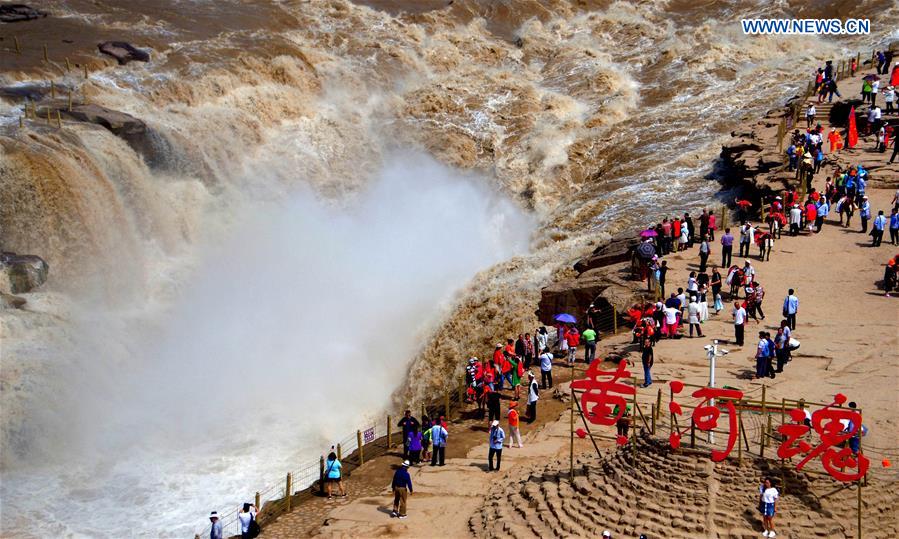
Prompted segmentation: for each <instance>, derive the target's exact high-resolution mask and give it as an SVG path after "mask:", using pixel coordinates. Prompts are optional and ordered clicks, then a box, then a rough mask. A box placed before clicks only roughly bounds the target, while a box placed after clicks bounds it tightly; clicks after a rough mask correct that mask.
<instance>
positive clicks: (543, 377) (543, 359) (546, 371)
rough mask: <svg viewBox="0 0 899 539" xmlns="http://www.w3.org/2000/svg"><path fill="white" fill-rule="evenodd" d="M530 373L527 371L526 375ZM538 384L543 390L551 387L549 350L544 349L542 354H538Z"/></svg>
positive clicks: (551, 370) (551, 374) (551, 355)
mask: <svg viewBox="0 0 899 539" xmlns="http://www.w3.org/2000/svg"><path fill="white" fill-rule="evenodd" d="M530 373H531V371H528V375H530ZM540 383H541V384H542V385H543V389H549V388H551V387H552V386H553V354H552V352H550V351H549V348H544V349H543V353H542V354H540ZM528 384H529V387H528V390H529V391H530V381H529V382H528ZM528 398H530V396H529V397H528Z"/></svg>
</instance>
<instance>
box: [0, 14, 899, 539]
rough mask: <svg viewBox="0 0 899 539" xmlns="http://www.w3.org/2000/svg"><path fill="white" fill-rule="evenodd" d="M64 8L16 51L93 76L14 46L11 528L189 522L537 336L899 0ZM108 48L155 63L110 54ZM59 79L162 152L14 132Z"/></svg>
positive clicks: (709, 190)
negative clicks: (605, 249) (759, 123)
mask: <svg viewBox="0 0 899 539" xmlns="http://www.w3.org/2000/svg"><path fill="white" fill-rule="evenodd" d="M45 4H46V5H45V6H41V8H42V9H45V10H46V11H48V12H49V13H50V16H49V17H47V18H46V19H40V20H36V21H30V22H27V23H17V24H15V25H4V26H2V27H0V31H2V33H3V36H4V39H6V36H12V35H16V36H22V40H21V41H22V42H23V43H25V44H26V45H27V44H31V45H32V46H33V47H36V45H35V43H40V42H41V40H46V41H48V42H49V43H50V47H49V53H50V54H51V55H56V56H57V57H61V56H63V55H67V56H70V57H71V58H72V59H73V61H75V62H86V63H89V64H90V66H91V69H90V74H89V75H90V76H89V78H88V79H87V80H84V79H83V78H82V77H81V76H80V75H77V74H76V73H74V71H72V72H66V71H65V70H64V69H63V70H60V69H57V68H58V65H57V66H56V67H54V65H53V64H52V63H51V64H46V63H41V62H39V61H35V62H32V63H29V56H28V55H27V54H23V55H21V56H13V55H8V54H6V53H3V54H4V56H3V57H2V58H3V60H4V67H3V73H2V75H0V86H2V87H3V88H0V90H5V91H2V92H0V96H3V97H2V98H0V204H2V206H0V234H2V236H0V245H2V248H3V250H9V251H15V252H19V253H29V254H36V255H39V256H41V257H43V258H44V259H45V260H47V261H48V262H49V264H50V268H51V269H50V281H49V282H48V283H47V285H45V286H44V287H42V288H41V289H39V290H37V291H35V292H33V293H30V294H27V295H26V297H27V300H28V304H27V307H26V308H25V309H21V310H19V309H4V310H2V311H0V316H2V326H0V328H2V349H0V353H2V358H0V359H2V371H0V375H2V403H0V404H2V444H3V445H2V485H0V489H2V491H0V504H2V508H0V509H2V513H3V519H2V520H0V532H2V534H3V535H16V536H50V535H54V536H59V535H68V534H72V535H78V536H81V535H87V536H97V537H124V536H153V537H156V536H165V537H169V536H170V537H183V536H190V535H192V534H193V532H194V531H196V529H198V527H199V526H201V525H202V522H203V518H202V517H203V516H204V515H205V514H208V511H209V510H210V509H219V510H222V509H227V508H230V507H233V506H236V504H237V503H239V502H242V501H245V499H246V498H247V497H248V496H249V494H250V493H251V492H253V491H254V490H255V489H257V488H258V487H261V486H262V485H265V484H268V483H273V482H274V481H277V480H279V478H280V477H281V474H282V473H283V472H284V471H285V470H288V469H290V468H291V463H294V462H297V461H299V460H308V459H309V458H315V456H316V455H317V454H318V452H319V451H320V450H321V448H322V447H323V446H325V445H326V444H329V443H330V441H331V440H332V439H334V438H335V437H337V436H343V435H345V434H346V432H348V431H349V430H350V429H352V428H355V425H357V424H359V422H360V421H361V420H362V419H364V418H365V416H366V414H374V413H378V412H379V411H380V410H383V408H384V407H386V406H388V405H390V395H391V394H392V393H395V394H396V395H398V397H397V399H399V400H401V401H405V402H414V401H415V399H416V398H420V397H421V396H423V395H427V394H428V392H429V391H430V390H431V389H434V388H441V387H443V385H444V384H447V383H452V382H451V381H454V380H456V379H458V376H457V374H458V373H457V372H456V369H457V368H458V366H459V365H461V362H460V360H461V359H463V358H464V357H466V355H470V354H478V353H483V352H484V351H485V350H489V347H490V345H491V344H492V342H493V340H495V336H496V335H502V334H505V333H508V332H510V331H515V332H517V331H518V330H520V329H522V328H530V326H531V325H532V324H533V323H534V322H533V310H534V306H535V305H536V299H537V298H538V296H539V288H540V286H542V285H545V284H547V283H548V282H549V281H550V280H551V279H552V278H553V276H554V275H556V274H558V273H559V272H560V271H564V268H566V267H568V266H569V265H570V262H571V261H572V260H574V259H575V258H576V257H578V256H579V255H582V254H583V253H584V252H585V251H586V250H589V249H590V246H591V244H592V243H594V242H595V240H596V239H597V238H598V237H599V236H600V235H603V234H610V233H614V232H616V231H618V230H621V229H623V228H624V227H628V226H632V225H634V224H646V222H647V220H649V219H654V218H655V217H656V216H657V215H658V214H659V212H660V211H665V212H671V213H674V212H682V211H684V210H685V209H690V208H694V207H697V206H698V205H701V204H704V203H706V202H707V201H708V200H709V197H710V196H712V194H713V193H714V192H715V191H716V187H717V185H716V184H715V183H714V182H710V181H709V180H708V179H706V177H707V175H708V173H709V172H710V171H711V169H712V163H713V162H714V159H715V157H716V156H717V154H718V151H719V147H720V142H721V140H722V138H723V137H725V136H726V135H727V133H728V131H729V129H730V127H731V126H732V125H734V124H735V123H736V122H737V121H738V120H739V119H740V118H741V117H743V116H746V115H752V114H758V113H760V112H761V111H763V110H764V109H766V108H770V107H772V106H773V105H774V104H776V103H777V102H779V101H782V100H783V99H785V98H787V97H789V96H791V95H793V93H795V91H796V89H797V88H796V87H795V86H793V84H795V81H797V80H798V77H797V76H796V72H797V70H799V71H802V70H805V69H811V68H812V66H815V65H817V63H818V61H819V60H820V59H821V58H823V57H825V56H830V55H834V54H836V53H837V52H839V51H841V50H855V48H856V46H859V45H860V44H861V43H864V44H865V46H866V47H867V46H868V44H870V43H871V42H874V41H879V40H880V39H882V38H885V37H886V36H887V35H888V33H889V32H890V31H893V32H894V35H893V37H899V35H897V31H896V30H895V28H897V21H899V13H897V7H896V5H895V4H894V3H893V2H886V1H872V2H850V3H846V2H839V3H838V2H831V3H821V2H819V3H815V6H814V8H812V7H810V6H809V5H807V4H808V3H807V2H778V3H770V2H758V3H757V4H756V3H754V2H745V3H731V2H709V3H705V4H704V5H701V6H700V5H696V3H695V2H682V1H679V0H672V1H669V2H664V1H645V2H634V3H624V2H608V1H556V2H550V1H548V0H540V1H538V0H522V1H512V0H506V1H494V0H456V1H454V2H444V1H439V2H437V1H420V2H419V1H411V0H410V1H401V0H396V1H391V0H371V1H368V2H360V3H353V2H350V1H349V0H331V1H314V2H301V1H288V2H283V3H270V2H262V1H237V0H234V1H223V0H197V1H194V2H180V1H177V0H151V1H147V2H140V3H133V4H135V5H129V6H128V7H115V8H111V7H108V6H104V7H101V4H97V3H95V2H91V1H88V0H56V1H50V2H45ZM794 4H795V5H794ZM813 11H814V12H813ZM743 16H752V17H790V16H797V17H810V16H814V17H831V16H841V17H842V16H854V17H860V16H864V17H868V18H870V19H871V20H872V27H873V31H874V32H875V33H876V36H873V38H871V39H867V40H859V38H855V39H856V41H844V40H838V39H816V38H808V37H804V38H795V37H794V38H789V39H785V38H781V37H771V36H769V37H764V36H744V35H742V33H740V27H739V18H741V17H743ZM19 32H21V33H19ZM106 39H120V40H128V41H130V42H132V43H134V44H135V45H137V46H139V47H146V48H148V49H150V51H151V58H150V61H149V62H147V63H140V62H132V63H130V64H128V65H126V66H113V65H111V64H107V65H101V63H100V60H99V57H98V56H96V54H95V53H94V51H95V50H96V43H97V42H99V41H103V40H106ZM4 42H8V41H4ZM32 58H33V57H32ZM7 60H9V61H7ZM60 73H63V74H62V75H61V74H60ZM51 77H52V78H54V80H55V84H56V85H57V87H59V88H63V89H71V90H72V92H73V94H74V96H75V100H76V101H77V102H79V103H80V102H82V101H85V100H87V101H89V102H90V103H93V104H99V105H102V106H105V107H108V108H109V109H115V110H119V111H123V112H126V113H128V114H130V115H132V116H133V117H135V118H137V119H139V120H140V121H142V122H144V123H145V124H146V126H147V129H146V131H145V133H143V135H142V138H141V140H139V141H135V140H134V139H131V140H130V141H128V142H126V141H125V140H123V139H121V138H118V137H117V136H115V135H114V134H113V133H111V132H110V131H108V130H106V129H102V128H100V127H97V126H93V125H91V124H86V123H74V122H67V123H66V124H65V125H64V127H63V129H59V130H58V129H56V128H55V127H51V126H47V125H45V124H42V123H40V122H35V121H28V122H26V126H25V127H24V128H19V126H18V121H19V116H21V115H22V113H23V110H24V107H25V106H26V105H25V101H24V99H22V98H21V96H23V95H28V96H29V97H30V98H36V99H40V98H41V97H43V98H44V99H47V96H46V94H47V93H48V90H49V85H48V84H47V83H46V82H45V81H46V80H48V79H49V78H51ZM784 81H789V82H784ZM129 142H130V144H129Z"/></svg>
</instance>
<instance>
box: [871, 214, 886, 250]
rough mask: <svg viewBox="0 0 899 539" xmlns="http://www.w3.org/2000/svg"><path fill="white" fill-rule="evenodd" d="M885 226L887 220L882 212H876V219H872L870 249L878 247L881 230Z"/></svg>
mask: <svg viewBox="0 0 899 539" xmlns="http://www.w3.org/2000/svg"><path fill="white" fill-rule="evenodd" d="M886 226H887V218H886V216H885V215H884V214H883V210H880V211H879V212H877V217H875V218H874V223H873V224H872V230H871V238H872V240H871V247H880V242H881V241H882V240H883V229H884V228H886Z"/></svg>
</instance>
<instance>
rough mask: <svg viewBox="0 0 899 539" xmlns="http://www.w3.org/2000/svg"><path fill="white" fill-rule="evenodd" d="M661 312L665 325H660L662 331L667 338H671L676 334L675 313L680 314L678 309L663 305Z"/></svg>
mask: <svg viewBox="0 0 899 539" xmlns="http://www.w3.org/2000/svg"><path fill="white" fill-rule="evenodd" d="M662 312H664V313H665V325H664V326H663V327H662V332H663V333H664V334H665V335H667V336H668V338H669V339H673V338H674V336H675V335H676V334H677V315H679V314H680V309H677V308H675V307H670V306H669V307H665V308H664V309H663V310H662Z"/></svg>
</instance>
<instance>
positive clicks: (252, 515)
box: [237, 503, 256, 537]
mask: <svg viewBox="0 0 899 539" xmlns="http://www.w3.org/2000/svg"><path fill="white" fill-rule="evenodd" d="M255 519H256V506H255V505H253V504H249V503H245V504H243V508H242V510H241V511H239V512H238V513H237V521H238V523H239V524H240V535H241V537H249V533H250V524H251V523H252V522H253V521H254V520H255Z"/></svg>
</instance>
